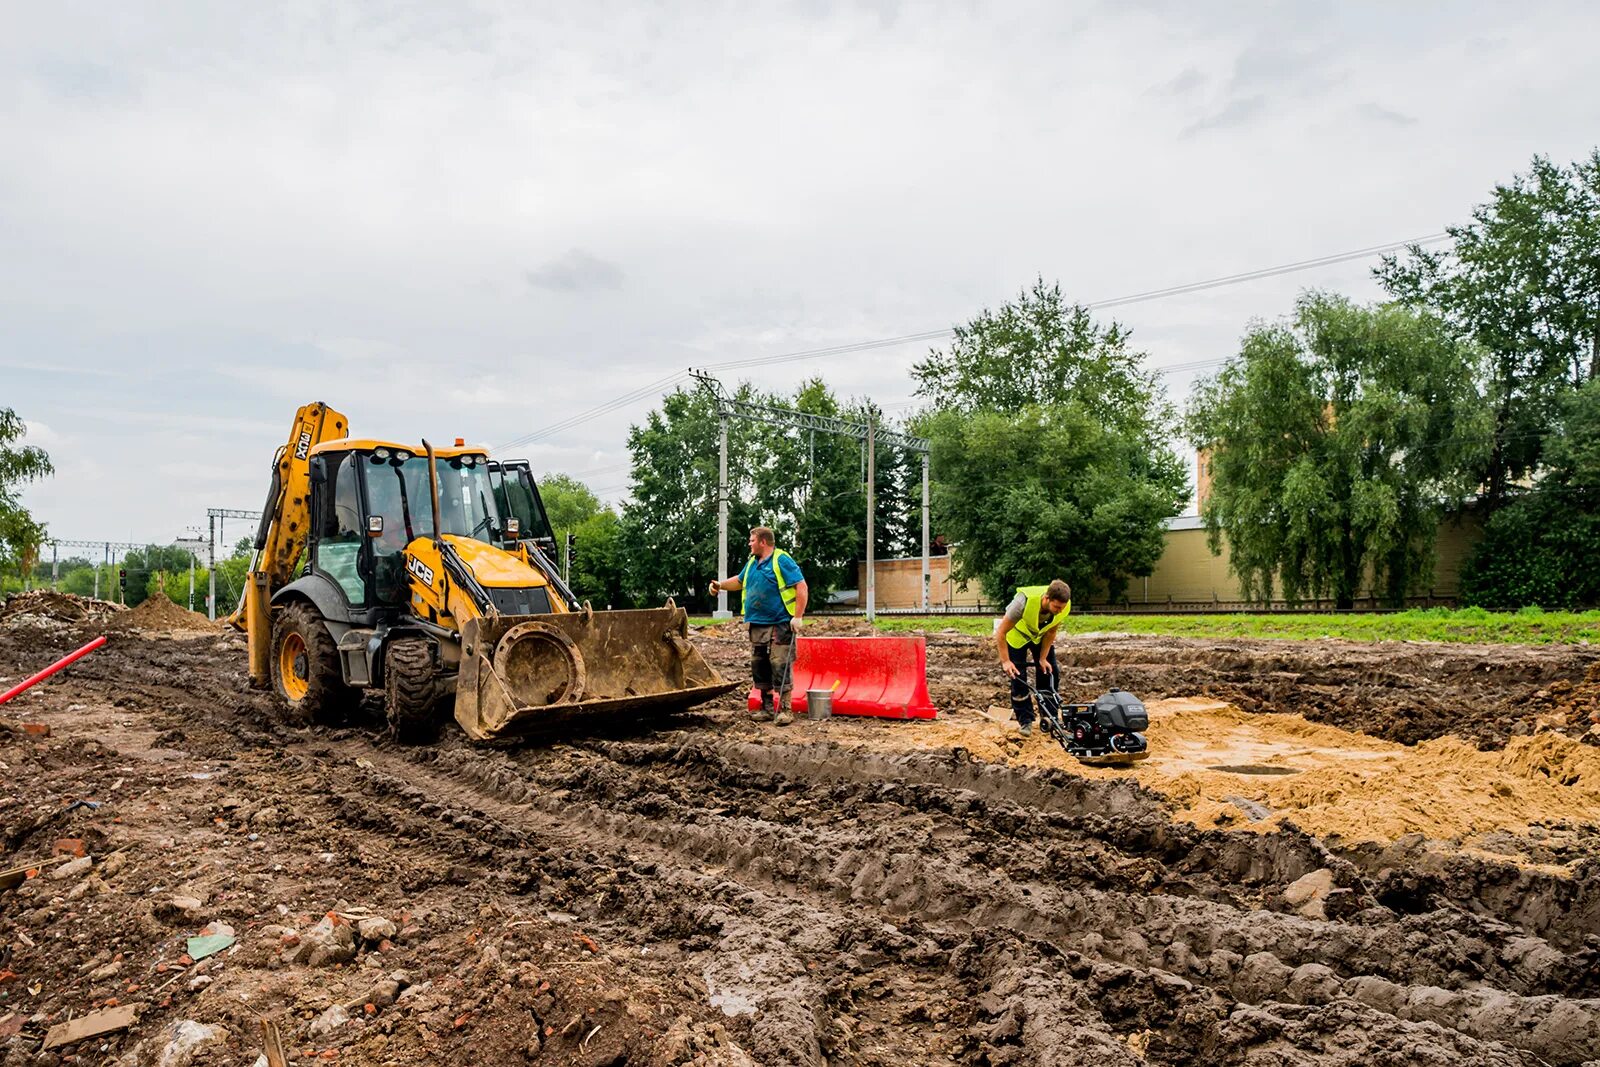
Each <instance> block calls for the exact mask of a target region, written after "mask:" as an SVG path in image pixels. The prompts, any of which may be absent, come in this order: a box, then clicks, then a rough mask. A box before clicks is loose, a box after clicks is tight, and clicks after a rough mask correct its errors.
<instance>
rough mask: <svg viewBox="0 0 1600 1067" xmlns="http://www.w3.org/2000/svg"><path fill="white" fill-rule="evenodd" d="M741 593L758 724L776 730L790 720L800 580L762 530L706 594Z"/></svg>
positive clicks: (801, 611)
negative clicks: (740, 564) (732, 571)
mask: <svg viewBox="0 0 1600 1067" xmlns="http://www.w3.org/2000/svg"><path fill="white" fill-rule="evenodd" d="M724 589H727V590H743V593H744V595H743V597H741V604H740V611H742V612H743V613H744V621H745V624H746V625H747V626H748V627H749V628H750V674H751V675H752V676H753V677H754V679H755V687H756V689H757V690H758V691H759V692H760V694H761V709H760V710H759V711H758V712H757V713H756V717H757V718H758V719H762V720H766V719H772V720H773V721H774V722H776V723H777V724H778V725H779V726H788V725H789V724H790V723H791V722H793V721H794V716H793V715H792V714H791V713H790V711H789V690H790V689H791V688H792V687H793V684H794V631H795V630H796V629H797V628H798V627H799V626H800V625H801V624H802V620H803V619H804V618H805V613H806V599H807V596H808V595H809V594H808V591H807V589H806V576H805V575H804V574H802V573H801V572H800V564H798V563H796V562H795V561H794V557H793V556H791V555H789V553H787V552H785V551H784V550H783V549H781V548H779V547H777V538H776V535H774V534H773V532H772V531H771V530H770V529H768V528H767V527H765V526H757V527H756V528H755V529H753V530H751V531H750V558H749V559H748V560H746V561H745V564H744V568H743V569H742V570H740V571H739V573H738V574H736V575H734V576H733V577H731V578H719V579H717V580H716V581H713V582H712V583H711V595H712V596H716V595H717V593H718V592H720V591H721V590H724Z"/></svg>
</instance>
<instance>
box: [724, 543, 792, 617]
mask: <svg viewBox="0 0 1600 1067" xmlns="http://www.w3.org/2000/svg"><path fill="white" fill-rule="evenodd" d="M778 566H779V567H782V568H783V580H784V581H785V582H786V583H788V586H789V588H790V589H793V588H794V587H795V586H797V585H799V584H800V583H801V582H803V581H805V580H806V576H805V575H804V574H801V573H800V564H798V563H796V562H795V561H794V558H793V557H791V556H789V555H788V554H787V553H785V554H784V555H782V556H779V557H778ZM739 580H740V581H741V582H743V583H744V621H745V622H746V623H749V624H751V625H753V626H772V625H775V624H777V623H780V622H788V621H789V612H788V611H787V610H785V608H784V606H783V594H782V593H780V592H778V579H777V576H776V575H774V574H773V573H772V557H771V556H768V557H767V558H766V559H765V560H750V561H748V562H747V563H745V566H744V571H743V572H742V573H741V574H740V575H739Z"/></svg>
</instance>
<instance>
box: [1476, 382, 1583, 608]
mask: <svg viewBox="0 0 1600 1067" xmlns="http://www.w3.org/2000/svg"><path fill="white" fill-rule="evenodd" d="M1545 460H1546V463H1547V468H1546V471H1545V474H1544V477H1543V478H1541V479H1540V480H1539V482H1538V483H1537V484H1536V485H1535V486H1534V487H1533V488H1532V489H1531V490H1529V491H1527V492H1523V493H1521V494H1519V495H1518V496H1517V497H1516V498H1514V499H1513V500H1511V501H1510V502H1509V503H1508V504H1507V505H1506V506H1505V507H1503V508H1501V509H1500V510H1498V511H1496V512H1495V513H1494V514H1493V515H1492V516H1491V517H1490V518H1489V520H1488V523H1487V524H1486V526H1485V528H1484V535H1483V538H1482V539H1481V540H1480V541H1479V542H1478V543H1477V545H1476V546H1474V548H1473V553H1472V556H1471V558H1469V559H1468V560H1467V563H1466V565H1465V566H1464V567H1463V568H1462V571H1461V596H1462V599H1463V600H1465V601H1466V602H1467V603H1468V604H1476V605H1480V606H1482V607H1488V608H1520V607H1524V606H1527V605H1532V604H1536V605H1539V606H1540V607H1548V608H1572V607H1579V606H1590V605H1595V604H1600V574H1597V573H1596V572H1595V568H1594V566H1593V563H1592V561H1593V560H1594V559H1595V558H1596V556H1597V555H1600V378H1591V379H1589V381H1587V382H1585V383H1584V384H1583V386H1582V387H1580V388H1579V389H1577V390H1576V391H1575V392H1573V393H1571V394H1569V395H1568V396H1566V397H1564V398H1563V399H1562V402H1561V406H1560V417H1559V418H1558V419H1557V420H1556V423H1555V425H1554V426H1553V427H1552V429H1551V435H1550V438H1549V440H1548V443H1547V446H1546V449H1545Z"/></svg>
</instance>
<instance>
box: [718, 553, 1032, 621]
mask: <svg viewBox="0 0 1600 1067" xmlns="http://www.w3.org/2000/svg"><path fill="white" fill-rule="evenodd" d="M779 556H783V557H785V558H786V559H793V558H794V557H793V556H791V555H789V553H787V552H785V551H784V550H783V549H781V548H775V549H773V550H772V555H770V556H768V557H767V562H768V563H770V564H772V573H773V575H774V576H775V577H776V578H777V579H778V595H779V596H781V597H783V610H784V611H787V612H788V613H789V616H790V618H793V617H794V605H795V601H796V600H798V599H800V595H799V594H798V593H796V592H795V591H794V587H793V586H791V585H790V584H789V583H788V582H786V581H784V580H783V567H781V566H780V565H779V564H778V557H779ZM756 562H757V561H756V558H755V556H751V557H750V558H749V559H747V560H745V561H744V569H743V570H741V571H740V572H739V584H740V586H741V588H740V590H739V614H741V615H743V614H744V608H745V598H746V597H748V596H749V595H750V568H751V567H754V566H755V565H756ZM1034 618H1035V619H1037V618H1038V613H1037V612H1035V613H1034Z"/></svg>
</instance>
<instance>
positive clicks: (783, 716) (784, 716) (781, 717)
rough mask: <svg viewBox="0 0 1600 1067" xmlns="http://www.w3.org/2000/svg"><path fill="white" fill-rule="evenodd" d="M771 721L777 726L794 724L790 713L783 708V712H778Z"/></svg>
mask: <svg viewBox="0 0 1600 1067" xmlns="http://www.w3.org/2000/svg"><path fill="white" fill-rule="evenodd" d="M772 721H773V722H775V723H777V724H778V725H779V726H788V725H789V724H790V723H792V722H794V715H793V714H792V713H790V711H789V709H788V708H785V709H784V710H782V711H780V712H778V714H777V715H776V716H775V717H774V718H773V720H772Z"/></svg>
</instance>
